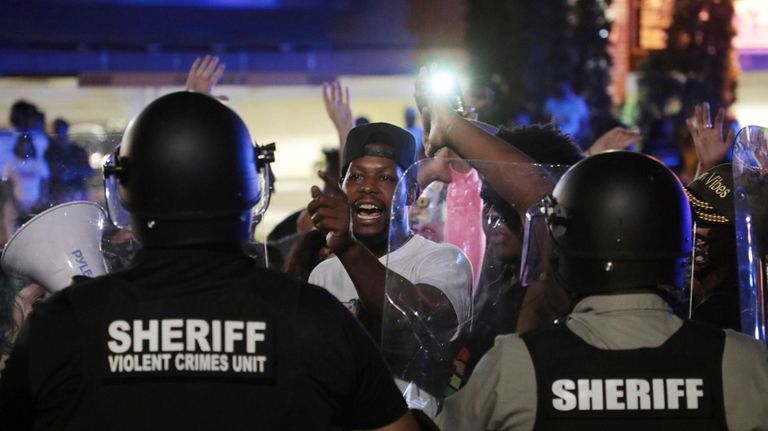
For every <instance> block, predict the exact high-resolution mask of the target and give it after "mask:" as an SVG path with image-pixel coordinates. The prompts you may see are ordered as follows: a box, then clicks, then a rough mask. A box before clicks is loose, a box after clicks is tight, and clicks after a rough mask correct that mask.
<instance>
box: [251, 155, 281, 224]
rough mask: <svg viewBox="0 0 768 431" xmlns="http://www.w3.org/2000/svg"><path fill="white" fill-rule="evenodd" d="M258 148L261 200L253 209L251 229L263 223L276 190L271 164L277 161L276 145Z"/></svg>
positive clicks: (257, 160)
mask: <svg viewBox="0 0 768 431" xmlns="http://www.w3.org/2000/svg"><path fill="white" fill-rule="evenodd" d="M254 146H255V147H256V166H257V169H258V172H259V178H258V181H259V190H261V198H260V199H259V202H258V203H257V204H256V205H254V206H253V208H251V228H253V227H255V226H257V225H258V224H259V223H261V221H262V219H263V218H264V213H266V212H267V209H268V208H269V202H270V199H271V198H272V192H273V191H274V189H275V178H274V176H273V174H272V168H271V163H272V162H274V161H275V144H274V143H271V144H267V145H262V146H259V144H256V143H254Z"/></svg>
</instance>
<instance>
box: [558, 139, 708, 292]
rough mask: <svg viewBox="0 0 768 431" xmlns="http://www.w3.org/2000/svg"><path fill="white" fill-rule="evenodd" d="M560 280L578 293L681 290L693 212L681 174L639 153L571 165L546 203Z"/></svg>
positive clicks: (602, 156)
mask: <svg viewBox="0 0 768 431" xmlns="http://www.w3.org/2000/svg"><path fill="white" fill-rule="evenodd" d="M545 201H548V202H545V207H547V208H546V209H545V210H544V212H545V213H546V214H547V221H548V226H549V232H550V234H551V236H552V239H553V243H554V244H553V250H552V263H553V265H552V266H553V268H552V269H553V272H554V274H555V277H556V278H557V279H558V280H559V281H560V282H561V283H562V284H563V285H564V287H565V288H566V289H567V290H569V291H571V292H573V293H574V294H575V295H577V296H580V297H583V296H589V295H594V294H606V293H615V292H621V291H627V290H634V289H641V288H657V287H659V286H663V287H664V288H670V287H673V288H682V287H683V286H684V279H685V273H686V271H685V269H686V259H687V258H689V257H690V255H691V247H692V237H693V230H692V225H691V210H690V206H689V203H688V199H687V197H686V195H685V192H684V189H683V186H682V184H681V183H680V181H679V180H678V179H677V177H676V176H675V175H674V174H673V173H672V172H671V171H670V170H669V169H668V168H667V167H665V166H664V165H662V164H661V163H660V162H659V161H657V160H656V159H653V158H651V157H648V156H646V155H642V154H639V153H633V152H627V151H615V152H607V153H601V154H598V155H595V156H592V157H589V158H587V159H584V160H582V161H580V162H578V163H576V164H575V165H573V166H572V167H571V168H570V169H569V170H568V171H567V172H566V173H565V175H564V176H563V177H562V178H561V179H560V181H559V182H558V183H557V185H556V186H555V189H554V190H553V192H552V195H551V196H549V197H548V198H547V199H545Z"/></svg>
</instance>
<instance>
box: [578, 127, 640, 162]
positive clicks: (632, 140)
mask: <svg viewBox="0 0 768 431" xmlns="http://www.w3.org/2000/svg"><path fill="white" fill-rule="evenodd" d="M640 138H641V136H640V134H639V133H637V132H633V131H632V130H630V129H627V128H624V127H614V128H613V129H611V130H609V131H607V132H605V133H603V134H602V135H601V136H600V137H599V138H597V140H596V141H595V143H594V144H592V146H591V147H589V149H587V151H586V152H585V153H584V155H585V156H591V155H592V154H597V153H600V152H602V151H608V150H624V149H626V148H628V147H629V146H630V145H633V144H636V143H638V142H640Z"/></svg>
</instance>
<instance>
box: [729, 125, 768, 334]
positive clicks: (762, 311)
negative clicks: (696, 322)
mask: <svg viewBox="0 0 768 431" xmlns="http://www.w3.org/2000/svg"><path fill="white" fill-rule="evenodd" d="M733 183H734V188H735V191H734V210H735V214H736V244H737V249H738V252H737V254H738V259H739V301H740V305H741V307H740V308H741V330H742V332H744V333H746V334H748V335H750V336H752V337H755V338H756V339H758V340H760V341H762V342H763V343H766V324H767V323H768V321H766V315H767V314H768V301H766V295H768V129H766V128H762V127H757V126H748V127H746V128H744V129H742V130H741V131H740V132H739V134H738V135H737V136H736V142H735V144H734V149H733Z"/></svg>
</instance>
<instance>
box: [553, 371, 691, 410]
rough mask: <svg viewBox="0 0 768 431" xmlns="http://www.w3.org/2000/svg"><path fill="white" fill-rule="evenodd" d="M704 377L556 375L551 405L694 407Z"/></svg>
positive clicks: (562, 407) (581, 407)
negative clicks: (561, 376) (565, 376)
mask: <svg viewBox="0 0 768 431" xmlns="http://www.w3.org/2000/svg"><path fill="white" fill-rule="evenodd" d="M703 387H704V380H703V379H698V378H685V379H683V378H667V379H650V380H644V379H577V380H570V379H559V380H555V381H554V382H553V383H552V388H551V390H552V395H553V398H552V407H554V408H555V410H558V411H563V412H564V411H572V410H589V411H602V410H683V409H685V410H697V409H699V405H700V401H701V400H702V399H703V397H704V390H703Z"/></svg>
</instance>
